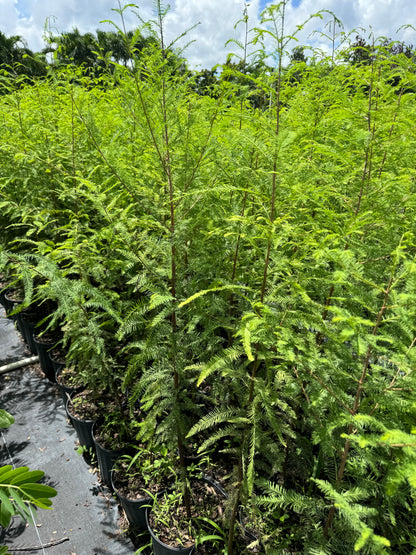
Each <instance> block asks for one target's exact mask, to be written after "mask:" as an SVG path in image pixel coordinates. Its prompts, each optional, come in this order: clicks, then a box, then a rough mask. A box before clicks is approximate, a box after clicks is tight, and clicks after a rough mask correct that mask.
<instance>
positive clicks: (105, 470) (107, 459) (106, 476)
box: [92, 422, 122, 490]
mask: <svg viewBox="0 0 416 555" xmlns="http://www.w3.org/2000/svg"><path fill="white" fill-rule="evenodd" d="M98 425H99V423H98V422H94V424H93V426H92V439H93V441H94V445H95V451H96V453H97V460H98V467H99V469H100V474H101V478H102V480H103V482H104V483H105V485H106V486H108V487H109V488H110V489H111V490H112V489H113V485H112V482H111V471H112V470H113V466H114V463H115V462H116V460H117V459H118V458H119V457H120V455H121V454H122V450H121V449H106V448H105V447H104V446H103V445H101V443H99V442H98V441H97V439H96V438H95V432H96V430H97V427H98Z"/></svg>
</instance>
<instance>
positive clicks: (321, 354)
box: [0, 3, 416, 554]
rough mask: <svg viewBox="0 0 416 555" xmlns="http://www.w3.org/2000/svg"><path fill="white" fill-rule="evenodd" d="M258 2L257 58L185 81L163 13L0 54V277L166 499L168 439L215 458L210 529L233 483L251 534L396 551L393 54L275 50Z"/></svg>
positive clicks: (399, 295)
mask: <svg viewBox="0 0 416 555" xmlns="http://www.w3.org/2000/svg"><path fill="white" fill-rule="evenodd" d="M264 19H270V21H271V22H272V26H271V30H270V33H269V34H268V37H271V38H272V39H273V44H274V49H275V50H274V52H273V53H272V54H273V60H274V65H272V64H271V63H270V58H267V59H268V60H269V61H268V63H265V62H264V63H263V65H262V64H260V63H258V65H257V66H256V68H257V69H256V71H252V72H250V73H249V72H247V71H245V69H246V67H247V66H248V61H247V60H243V63H242V64H240V65H238V64H234V65H233V64H228V65H226V66H224V68H223V70H222V72H219V74H218V75H217V78H215V79H214V80H213V81H212V84H211V85H210V87H209V88H207V89H205V90H204V91H202V92H201V89H200V87H199V84H200V77H198V75H196V74H194V73H192V72H189V71H184V70H183V66H182V63H183V60H182V59H181V58H178V57H177V56H176V55H175V53H174V51H173V50H172V49H170V48H168V45H165V44H164V42H163V18H160V20H159V21H158V22H157V23H159V24H160V26H159V27H158V26H157V25H156V27H155V37H156V38H157V40H155V41H154V43H149V44H148V45H147V46H144V47H142V48H141V49H140V50H138V49H135V46H134V45H135V42H134V37H133V38H131V37H130V38H129V39H128V40H129V41H130V42H128V41H127V43H126V44H127V47H128V49H129V52H130V55H131V60H132V61H131V62H128V63H126V64H123V63H121V62H115V61H114V60H113V61H112V60H111V57H110V56H107V57H106V61H105V64H104V65H105V67H106V70H105V71H101V72H99V73H94V72H91V71H88V68H83V67H78V68H77V67H75V66H74V65H71V64H68V65H67V66H62V65H61V66H60V67H59V68H57V69H55V70H54V71H50V72H49V75H48V76H46V77H43V78H36V79H34V80H31V81H30V82H28V81H27V80H24V79H22V78H21V77H18V76H16V75H14V74H13V71H12V70H10V71H3V72H2V75H1V83H0V87H1V92H2V95H1V96H0V133H1V142H0V226H1V239H0V243H1V255H0V261H1V269H2V271H3V281H4V282H12V283H13V284H14V287H16V288H20V290H21V294H22V298H24V302H23V306H29V305H33V304H34V303H35V304H36V303H37V304H41V306H43V307H49V308H51V310H50V311H49V316H48V318H47V319H46V323H47V324H48V325H49V327H50V328H51V329H57V330H58V329H59V330H61V332H62V333H63V339H62V345H63V346H64V348H65V349H66V351H67V362H68V364H71V365H73V366H75V367H76V369H77V373H78V375H79V377H80V380H81V381H82V383H83V384H84V386H85V387H86V388H87V389H88V390H93V391H95V392H96V393H97V392H98V394H101V393H102V392H103V391H105V392H111V394H112V395H114V397H115V398H117V399H118V400H119V404H120V403H121V401H120V399H127V401H128V407H130V410H131V411H133V408H134V407H137V404H138V401H140V418H136V417H135V418H127V423H128V427H129V432H130V433H132V434H133V437H134V442H133V443H134V444H135V445H137V446H140V447H143V446H150V447H151V448H154V446H155V445H158V446H160V445H164V446H166V447H167V449H168V451H169V452H174V453H178V460H175V465H176V467H177V474H178V476H179V478H180V481H181V483H182V485H183V495H184V498H185V503H187V502H188V501H189V491H188V487H187V485H186V484H187V480H186V476H187V473H188V472H189V465H187V463H186V456H187V454H188V452H189V450H192V452H193V453H195V454H197V452H199V453H202V454H204V459H203V460H204V464H205V462H206V461H207V459H209V463H210V464H213V465H216V466H222V465H225V466H226V483H227V488H228V489H227V491H228V494H229V497H228V501H227V507H226V518H225V519H224V520H223V522H222V523H221V531H222V533H221V534H217V535H218V538H219V539H217V540H215V541H216V542H217V544H216V545H217V547H216V548H215V549H217V551H216V552H217V553H220V552H221V553H229V554H231V553H233V552H234V553H236V554H237V553H239V550H238V549H236V548H235V547H233V546H234V541H235V538H234V536H235V535H237V531H235V530H236V528H235V522H236V520H238V516H239V514H240V507H243V510H244V512H245V514H247V515H250V517H249V520H250V523H251V526H252V527H253V529H254V530H255V535H256V537H257V541H255V542H254V543H257V544H258V545H260V547H257V548H254V549H257V552H261V553H310V554H334V553H335V554H336V553H339V554H345V553H353V552H354V551H357V552H360V553H394V554H398V553H416V534H415V516H416V514H415V512H416V507H415V488H416V449H415V448H416V440H415V433H416V401H415V393H414V389H415V387H416V378H415V374H414V367H413V365H414V364H415V358H416V355H415V350H414V344H415V341H416V314H415V306H416V304H415V303H416V262H415V253H416V248H415V247H416V245H415V223H416V220H415V209H416V194H415V176H416V128H415V122H416V104H415V91H416V72H415V63H414V58H413V57H412V56H408V55H406V54H405V53H404V52H399V53H397V51H395V50H394V48H393V47H392V45H391V44H386V42H385V41H381V40H380V41H377V40H376V41H374V44H373V45H368V46H366V47H365V48H363V49H362V50H361V51H360V52H361V53H363V52H365V53H366V55H365V56H361V59H356V58H360V57H357V56H356V57H355V58H354V55H355V54H357V48H354V47H353V46H351V45H350V46H346V47H344V48H339V49H336V50H334V51H333V52H332V55H330V56H328V57H325V56H322V55H318V54H316V55H312V56H311V57H310V58H308V60H307V62H305V61H300V62H295V61H294V60H292V61H290V62H289V61H288V62H287V63H286V62H285V61H284V60H285V59H284V58H283V52H284V50H285V48H286V43H287V34H288V32H287V31H286V29H285V28H284V3H281V4H279V6H275V7H274V8H273V7H272V8H270V9H269V10H267V11H266V12H265V13H264ZM263 39H265V36H263V35H262V34H260V35H257V36H256V40H257V41H258V46H259V47H260V49H261V48H262V44H263V43H262V41H263ZM190 48H192V46H190ZM264 48H266V47H265V46H264ZM268 48H269V47H268ZM263 53H264V55H266V52H265V50H263ZM269 53H270V51H269V50H268V51H267V54H269ZM181 68H182V69H181ZM198 79H199V80H198ZM115 414H116V413H113V414H112V415H111V417H109V422H110V421H114V420H117V422H118V418H119V417H120V416H119V413H117V415H116V416H115ZM135 414H136V413H135ZM120 418H122V417H120ZM124 425H127V424H126V421H125V420H120V426H124ZM58 495H59V491H58ZM246 549H247V551H246V552H247V553H251V552H256V551H255V550H254V551H253V548H250V547H247V548H246Z"/></svg>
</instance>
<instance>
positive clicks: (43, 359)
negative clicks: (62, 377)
mask: <svg viewBox="0 0 416 555" xmlns="http://www.w3.org/2000/svg"><path fill="white" fill-rule="evenodd" d="M56 341H57V339H56V338H55V340H52V341H48V340H47V338H46V337H44V336H42V337H38V336H37V335H36V333H34V334H33V342H34V344H35V345H36V349H37V354H38V356H39V364H40V367H41V368H42V372H43V373H44V374H45V376H46V377H47V378H48V380H49V381H50V382H53V383H55V382H56V378H55V370H54V368H53V365H52V360H51V358H50V356H49V351H50V350H51V349H52V347H53V345H54V344H55V343H56Z"/></svg>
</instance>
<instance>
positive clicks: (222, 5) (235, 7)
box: [0, 0, 416, 68]
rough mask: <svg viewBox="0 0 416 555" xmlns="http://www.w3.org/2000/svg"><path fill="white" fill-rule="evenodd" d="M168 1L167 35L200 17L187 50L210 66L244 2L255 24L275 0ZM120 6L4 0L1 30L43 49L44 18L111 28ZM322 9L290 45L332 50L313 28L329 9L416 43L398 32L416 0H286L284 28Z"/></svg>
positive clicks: (409, 20)
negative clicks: (106, 23) (261, 13)
mask: <svg viewBox="0 0 416 555" xmlns="http://www.w3.org/2000/svg"><path fill="white" fill-rule="evenodd" d="M128 1H134V0H126V2H128ZM168 1H169V3H170V4H171V11H170V12H169V14H168V16H167V18H166V35H167V37H168V38H169V39H170V40H173V38H174V37H177V36H179V35H180V34H181V33H182V32H183V31H184V30H185V29H189V28H190V27H192V26H193V25H195V24H196V23H198V22H200V25H198V27H197V28H196V29H195V30H193V31H192V32H190V33H189V35H187V41H188V42H189V40H191V41H192V40H194V41H195V42H193V43H192V44H191V45H190V47H189V48H188V49H187V50H186V53H185V55H186V57H187V59H188V61H189V63H190V65H191V67H195V68H196V67H208V68H210V67H212V66H213V65H215V64H216V63H218V62H223V61H225V60H226V58H227V54H228V53H229V52H230V49H231V48H233V50H235V45H234V46H233V47H231V46H229V47H226V46H225V43H226V42H227V41H228V40H229V39H230V38H234V39H236V40H240V41H241V40H243V32H244V29H243V26H241V25H240V26H238V27H237V28H235V23H236V22H237V21H239V20H240V19H241V18H242V15H243V9H244V6H246V5H247V6H248V12H249V26H250V28H254V27H256V26H258V25H259V21H258V16H259V14H260V12H261V11H262V10H263V9H264V7H265V6H266V5H268V4H269V3H271V2H270V1H267V0H166V2H168ZM246 1H247V4H246ZM278 1H279V0H276V2H278ZM136 2H137V4H138V5H139V6H140V14H141V16H142V17H143V18H144V19H145V20H146V19H151V18H152V13H153V5H154V3H153V0H136ZM122 4H123V0H122ZM116 7H117V0H0V30H1V31H2V32H3V33H5V34H6V35H8V36H10V35H20V36H21V37H23V38H24V39H25V40H26V43H27V44H28V46H29V47H30V48H31V49H32V50H34V51H39V50H41V49H42V48H43V47H44V46H45V42H44V39H43V35H44V30H45V22H46V27H49V28H50V30H51V32H52V33H53V34H56V33H59V32H65V31H70V30H71V29H73V28H74V27H77V28H78V29H79V30H80V32H82V33H85V32H95V31H96V30H97V28H106V26H105V25H101V24H100V21H101V20H104V19H112V20H113V21H114V20H115V21H117V22H118V23H119V20H118V19H117V18H118V16H117V14H115V13H114V11H112V8H116ZM319 10H325V12H324V13H323V18H322V20H320V19H318V18H314V19H313V20H312V21H311V22H310V23H308V24H307V25H306V26H305V27H304V28H303V30H302V31H301V32H299V33H298V35H297V38H298V40H299V42H298V43H296V42H293V43H291V44H290V45H289V50H290V49H291V48H293V47H294V46H296V45H299V44H309V45H312V46H313V47H315V48H319V49H320V50H321V51H322V52H327V51H328V50H329V43H328V41H325V40H324V39H323V38H322V35H321V36H319V35H317V34H313V31H316V30H318V31H319V30H321V31H322V30H323V29H324V28H325V25H327V24H328V23H329V21H330V18H331V16H330V15H329V13H328V12H334V13H335V15H336V16H337V17H338V18H339V19H340V20H341V21H342V22H343V24H344V28H343V31H344V32H345V34H346V35H347V34H348V33H351V37H352V38H353V39H354V38H355V35H356V34H361V35H362V36H364V37H367V38H368V34H369V32H370V30H371V29H372V31H373V32H374V35H375V37H378V36H387V37H389V38H392V39H397V40H404V41H405V42H406V43H408V44H413V45H416V33H415V31H413V30H411V29H408V30H406V31H401V33H399V34H398V35H397V34H396V30H397V29H398V28H399V27H400V26H402V25H407V24H410V25H414V26H416V0H287V5H286V17H285V22H286V31H285V32H286V33H287V34H292V33H293V31H294V30H296V29H297V28H298V26H301V25H302V24H303V23H304V22H305V21H306V20H307V19H308V17H309V16H310V15H311V14H314V13H316V12H318V11H319ZM130 12H131V10H128V13H127V12H126V19H127V23H128V25H129V26H130V27H135V26H137V18H136V17H135V16H133V15H132V14H131V13H130ZM107 27H108V26H107ZM251 36H252V35H251Z"/></svg>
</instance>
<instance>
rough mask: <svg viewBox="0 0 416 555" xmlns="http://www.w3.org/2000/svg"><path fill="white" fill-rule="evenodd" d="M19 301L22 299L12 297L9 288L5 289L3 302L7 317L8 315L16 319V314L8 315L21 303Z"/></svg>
mask: <svg viewBox="0 0 416 555" xmlns="http://www.w3.org/2000/svg"><path fill="white" fill-rule="evenodd" d="M21 302H22V301H18V300H16V299H13V297H12V296H11V293H10V292H9V290H7V289H6V290H5V293H4V300H3V303H4V308H5V310H6V314H7V317H8V318H9V317H10V318H11V319H12V320H17V314H13V316H10V313H11V312H13V310H14V309H15V308H16V307H17V305H19V304H21Z"/></svg>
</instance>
